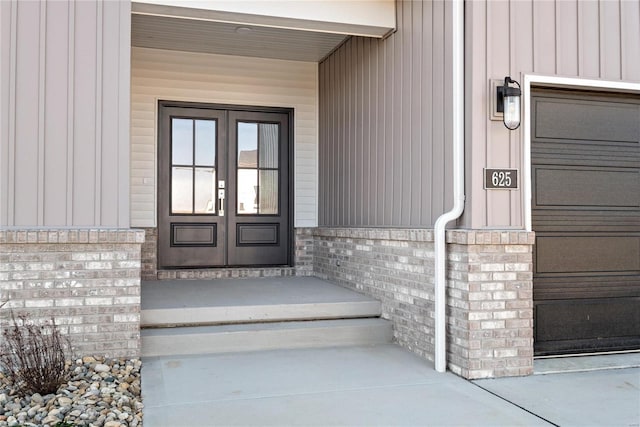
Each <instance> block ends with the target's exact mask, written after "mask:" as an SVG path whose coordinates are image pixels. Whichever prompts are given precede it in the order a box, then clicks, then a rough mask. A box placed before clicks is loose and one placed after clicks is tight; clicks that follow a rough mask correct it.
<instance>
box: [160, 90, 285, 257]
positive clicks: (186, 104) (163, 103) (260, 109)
mask: <svg viewBox="0 0 640 427" xmlns="http://www.w3.org/2000/svg"><path fill="white" fill-rule="evenodd" d="M166 107H178V108H199V109H206V110H227V111H248V112H256V113H279V114H286V115H287V117H288V121H289V126H288V129H287V132H289V147H288V148H289V149H288V153H287V161H288V162H289V165H288V168H289V176H288V177H287V183H288V193H289V200H288V206H287V207H286V209H287V213H288V217H289V221H288V222H289V223H288V224H287V231H288V233H287V236H288V237H287V242H286V248H287V264H286V265H288V266H293V260H294V250H295V248H294V244H295V216H294V213H295V169H294V168H295V163H294V160H295V133H294V131H295V128H294V108H289V107H269V106H254V105H238V104H217V103H210V102H195V101H172V100H165V99H158V100H157V103H156V137H155V143H156V152H155V162H156V167H155V169H156V174H157V175H158V177H159V176H160V162H159V159H158V158H159V155H160V150H159V146H158V144H159V136H160V126H162V123H160V120H159V117H160V114H159V112H160V108H166ZM158 182H159V178H157V179H156V183H158ZM160 191H162V190H161V188H160V185H156V194H155V197H156V212H155V214H156V227H157V225H158V215H159V214H158V210H159V209H160V206H159V204H158V203H157V200H158V198H159V197H158V193H159V192H160ZM157 255H158V254H157V253H156V257H157ZM264 267H266V266H261V267H259V268H264ZM207 268H211V269H216V268H231V267H228V266H220V267H207ZM241 268H245V269H246V268H251V267H241ZM159 269H166V267H163V268H160V267H159ZM170 269H173V268H170Z"/></svg>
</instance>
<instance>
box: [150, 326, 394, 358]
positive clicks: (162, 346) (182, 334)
mask: <svg viewBox="0 0 640 427" xmlns="http://www.w3.org/2000/svg"><path fill="white" fill-rule="evenodd" d="M141 338H142V356H143V357H154V356H171V355H190V354H208V353H229V352H244V351H260V350H273V349H294V348H314V347H338V346H353V345H372V344H385V343H390V342H391V341H392V339H393V331H392V327H391V322H389V321H387V320H383V319H380V318H369V319H338V320H316V321H302V322H300V321H298V322H273V323H249V324H236V325H217V326H200V327H181V328H159V329H145V330H143V331H142V332H141Z"/></svg>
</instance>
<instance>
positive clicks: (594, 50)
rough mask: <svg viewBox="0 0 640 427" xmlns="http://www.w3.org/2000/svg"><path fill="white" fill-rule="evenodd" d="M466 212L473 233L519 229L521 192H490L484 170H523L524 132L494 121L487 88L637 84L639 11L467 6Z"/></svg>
mask: <svg viewBox="0 0 640 427" xmlns="http://www.w3.org/2000/svg"><path fill="white" fill-rule="evenodd" d="M465 14H466V41H465V43H466V47H465V49H466V64H465V68H466V82H467V83H466V89H465V90H466V127H467V128H466V129H467V130H466V132H467V133H466V156H467V171H468V174H467V182H466V192H467V206H466V209H465V213H464V217H463V224H464V225H465V226H467V227H470V228H483V227H516V228H519V227H522V226H523V222H524V219H523V212H522V194H521V191H519V190H518V191H486V190H484V189H483V186H482V168H484V167H496V168H517V169H520V170H522V164H521V159H522V151H521V146H522V136H523V135H522V128H520V129H518V130H517V131H507V130H506V129H505V128H504V126H503V125H502V122H500V121H491V120H489V111H488V108H489V100H488V98H489V97H490V96H494V95H493V94H490V93H489V80H490V79H503V78H504V76H506V75H510V76H512V77H513V78H515V79H516V80H519V81H522V77H523V75H524V74H526V73H536V74H541V75H549V76H562V77H579V78H591V79H603V80H614V81H615V80H624V81H640V3H639V2H637V1H626V0H606V1H581V0H555V1H553V0H549V1H537V0H500V1H495V0H486V1H484V0H477V1H467V2H465Z"/></svg>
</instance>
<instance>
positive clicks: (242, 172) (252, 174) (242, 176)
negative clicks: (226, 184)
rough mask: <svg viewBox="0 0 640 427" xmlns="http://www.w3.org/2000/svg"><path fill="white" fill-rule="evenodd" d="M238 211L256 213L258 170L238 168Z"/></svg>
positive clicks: (240, 212)
mask: <svg viewBox="0 0 640 427" xmlns="http://www.w3.org/2000/svg"><path fill="white" fill-rule="evenodd" d="M238 213H239V214H255V213H258V171H257V170H256V169H238Z"/></svg>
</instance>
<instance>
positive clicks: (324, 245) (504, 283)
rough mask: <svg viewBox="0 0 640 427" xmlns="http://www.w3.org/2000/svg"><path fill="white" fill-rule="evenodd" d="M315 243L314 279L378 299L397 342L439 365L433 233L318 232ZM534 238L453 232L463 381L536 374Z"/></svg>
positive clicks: (452, 294)
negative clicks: (533, 319)
mask: <svg viewBox="0 0 640 427" xmlns="http://www.w3.org/2000/svg"><path fill="white" fill-rule="evenodd" d="M313 235H314V239H315V245H314V253H313V260H314V261H313V268H314V274H315V275H316V276H318V277H321V278H324V279H327V280H330V281H332V282H335V283H338V284H340V285H343V286H345V287H348V288H352V289H355V290H357V291H360V292H363V293H365V294H368V295H371V296H372V297H374V298H377V299H379V300H380V301H381V302H382V305H383V317H385V318H387V319H390V320H391V321H392V322H393V325H394V336H395V339H396V340H397V342H398V343H399V344H400V345H402V346H403V347H406V348H408V349H410V350H412V351H413V352H415V353H417V354H419V355H420V356H423V357H425V358H427V359H429V360H433V353H434V344H433V343H434V329H433V328H434V320H433V316H434V314H433V310H434V308H433V294H434V285H433V278H434V271H433V269H434V259H433V232H432V230H424V229H377V228H318V229H314V230H313ZM533 238H534V237H533V233H526V232H500V231H490V232H484V231H466V230H454V231H449V232H447V241H448V249H447V250H448V270H447V271H448V296H447V305H448V307H447V316H448V317H447V325H448V326H447V327H448V338H447V343H448V344H447V349H448V354H447V360H448V366H449V369H451V370H452V371H453V372H455V373H457V374H458V375H461V376H463V377H465V378H486V377H499V376H513V375H528V374H530V373H531V372H532V366H533V341H532V336H533V322H532V306H533V304H532V292H531V290H532V273H531V271H532V262H531V246H532V244H533Z"/></svg>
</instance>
